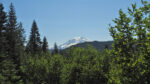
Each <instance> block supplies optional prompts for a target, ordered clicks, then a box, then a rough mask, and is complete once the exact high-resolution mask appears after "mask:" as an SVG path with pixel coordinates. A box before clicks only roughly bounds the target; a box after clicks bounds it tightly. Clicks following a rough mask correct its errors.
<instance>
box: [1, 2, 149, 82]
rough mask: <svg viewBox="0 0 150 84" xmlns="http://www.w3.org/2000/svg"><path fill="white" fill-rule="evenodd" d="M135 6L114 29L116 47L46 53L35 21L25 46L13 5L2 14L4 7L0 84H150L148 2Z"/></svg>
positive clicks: (112, 32)
mask: <svg viewBox="0 0 150 84" xmlns="http://www.w3.org/2000/svg"><path fill="white" fill-rule="evenodd" d="M141 2H142V4H143V6H142V7H137V6H136V4H133V5H132V7H131V8H128V13H124V12H123V11H122V10H119V17H118V18H116V19H115V20H113V22H114V25H113V26H111V25H110V28H109V30H110V34H111V36H112V38H113V45H112V49H111V50H109V49H107V46H106V48H105V49H104V50H103V51H101V52H100V51H98V50H97V49H95V48H93V47H92V46H90V45H87V47H86V48H80V47H75V48H73V47H72V48H69V49H67V50H66V51H65V53H64V51H59V50H58V48H57V45H56V43H55V45H54V50H53V51H52V52H50V51H49V50H48V42H47V40H46V37H44V38H43V42H42V41H41V38H40V33H39V30H38V27H37V23H36V21H35V20H34V21H33V24H32V28H31V35H30V38H29V40H28V41H27V42H28V43H27V45H26V46H25V35H24V33H25V32H24V29H23V25H22V23H18V22H17V17H16V13H15V9H14V6H13V4H11V5H10V11H9V13H8V15H7V13H6V12H5V11H4V7H3V4H2V3H1V4H0V84H149V83H150V63H149V61H150V3H148V2H147V1H143V0H142V1H141Z"/></svg>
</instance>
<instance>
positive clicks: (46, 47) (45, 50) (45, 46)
mask: <svg viewBox="0 0 150 84" xmlns="http://www.w3.org/2000/svg"><path fill="white" fill-rule="evenodd" d="M42 51H43V52H44V53H46V52H47V51H48V42H47V39H46V37H44V38H43V44H42Z"/></svg>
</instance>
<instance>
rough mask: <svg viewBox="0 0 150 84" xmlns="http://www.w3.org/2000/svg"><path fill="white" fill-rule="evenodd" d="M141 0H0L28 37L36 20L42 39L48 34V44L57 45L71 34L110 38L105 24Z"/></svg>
mask: <svg viewBox="0 0 150 84" xmlns="http://www.w3.org/2000/svg"><path fill="white" fill-rule="evenodd" d="M140 1H141V0H0V2H2V3H3V4H4V7H5V10H6V11H8V10H9V5H10V3H11V2H12V3H13V4H14V6H15V10H16V15H17V20H18V22H19V21H21V22H22V23H23V26H24V29H25V31H26V36H27V39H28V37H29V34H30V30H31V25H32V22H33V20H36V22H37V25H38V28H39V32H40V34H41V39H42V38H43V36H46V37H47V40H48V42H49V46H50V47H52V46H53V44H54V42H56V43H57V44H58V45H60V44H62V43H64V42H66V41H67V40H69V39H71V38H74V37H79V36H81V37H86V38H88V39H90V40H98V41H108V40H112V38H111V36H110V34H109V30H108V27H109V26H108V24H110V23H112V20H113V19H114V18H116V17H117V16H118V10H119V9H123V10H124V11H126V10H127V8H128V6H130V5H131V3H135V2H137V3H138V4H139V3H140Z"/></svg>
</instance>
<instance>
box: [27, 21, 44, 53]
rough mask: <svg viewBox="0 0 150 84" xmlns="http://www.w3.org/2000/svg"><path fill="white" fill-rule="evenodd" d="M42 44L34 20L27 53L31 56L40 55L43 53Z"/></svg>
mask: <svg viewBox="0 0 150 84" xmlns="http://www.w3.org/2000/svg"><path fill="white" fill-rule="evenodd" d="M41 43H42V42H41V39H40V34H39V30H38V27H37V24H36V21H35V20H34V21H33V24H32V28H31V34H30V39H29V42H28V44H27V46H26V52H27V53H31V54H37V53H40V52H41V51H42V50H41Z"/></svg>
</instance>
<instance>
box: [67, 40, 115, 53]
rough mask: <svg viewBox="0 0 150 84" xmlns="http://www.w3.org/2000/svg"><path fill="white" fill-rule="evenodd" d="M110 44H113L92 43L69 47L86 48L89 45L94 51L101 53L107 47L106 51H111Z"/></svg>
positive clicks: (107, 42) (106, 42)
mask: <svg viewBox="0 0 150 84" xmlns="http://www.w3.org/2000/svg"><path fill="white" fill-rule="evenodd" d="M112 43H113V41H93V42H84V43H79V44H76V45H73V46H71V47H82V48H87V46H88V45H91V46H93V47H94V48H95V49H97V50H98V51H102V50H104V49H105V47H107V48H108V49H111V48H112ZM69 48H70V47H69ZM69 48H67V49H69ZM67 49H66V50H67Z"/></svg>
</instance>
